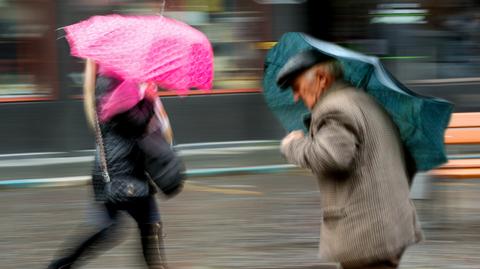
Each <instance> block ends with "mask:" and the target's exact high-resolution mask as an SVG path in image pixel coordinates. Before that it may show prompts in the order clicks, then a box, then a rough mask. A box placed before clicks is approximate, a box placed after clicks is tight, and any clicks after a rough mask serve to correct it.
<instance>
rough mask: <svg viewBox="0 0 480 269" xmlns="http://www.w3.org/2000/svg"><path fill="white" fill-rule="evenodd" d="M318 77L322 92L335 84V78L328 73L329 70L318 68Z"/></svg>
mask: <svg viewBox="0 0 480 269" xmlns="http://www.w3.org/2000/svg"><path fill="white" fill-rule="evenodd" d="M316 77H317V80H318V81H317V83H318V84H317V86H318V87H319V89H320V90H321V91H324V90H325V89H327V88H328V87H330V85H331V84H332V82H333V77H332V76H331V75H330V73H329V72H328V71H327V69H326V68H325V67H323V66H318V67H317V69H316Z"/></svg>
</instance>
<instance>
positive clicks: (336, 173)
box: [277, 50, 422, 268]
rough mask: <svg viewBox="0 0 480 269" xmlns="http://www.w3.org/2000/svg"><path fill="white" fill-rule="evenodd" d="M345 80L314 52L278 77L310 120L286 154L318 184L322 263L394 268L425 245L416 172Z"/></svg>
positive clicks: (289, 140)
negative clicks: (414, 247)
mask: <svg viewBox="0 0 480 269" xmlns="http://www.w3.org/2000/svg"><path fill="white" fill-rule="evenodd" d="M342 77H343V74H342V70H341V66H340V64H339V63H338V62H336V61H334V60H333V59H327V58H325V56H324V55H321V54H319V52H316V51H313V50H312V51H305V52H302V53H299V54H297V55H295V56H294V57H292V58H291V59H290V60H289V61H288V62H287V63H286V64H285V66H284V67H283V68H282V69H281V70H280V71H279V75H278V77H277V83H278V84H279V86H280V87H281V88H288V86H291V87H292V90H293V95H294V99H295V101H297V100H298V99H302V101H303V102H304V104H305V105H306V106H307V108H308V109H309V110H310V111H311V114H312V115H311V122H310V128H309V132H308V134H305V135H304V133H303V132H302V131H293V132H291V133H290V134H289V135H287V136H286V137H285V138H284V139H283V141H282V145H281V151H282V153H283V154H284V155H285V157H286V158H287V160H288V161H289V162H290V163H293V164H296V165H298V166H300V167H303V168H308V169H310V170H311V171H312V172H313V173H314V174H315V176H316V177H317V179H318V182H319V187H320V195H321V208H322V212H323V221H322V224H321V231H320V257H321V258H322V260H325V261H329V262H339V263H340V264H341V265H342V267H343V268H397V267H398V265H399V262H400V258H401V256H402V254H403V252H404V251H405V249H406V247H407V246H409V245H411V244H414V243H416V242H419V241H420V240H421V239H422V233H421V230H420V226H419V224H418V221H417V215H416V211H415V207H414V205H413V203H412V201H411V200H410V198H409V192H410V184H411V182H412V177H413V174H414V170H415V168H414V167H413V166H412V164H411V162H408V161H407V159H408V158H407V156H406V152H405V151H404V147H403V145H402V142H401V140H400V137H399V133H398V130H397V128H396V126H395V125H394V123H393V122H392V120H391V118H390V116H389V115H388V114H387V113H386V111H385V110H384V109H383V108H382V107H381V106H380V105H379V104H378V103H377V102H376V101H375V100H374V99H373V98H372V97H371V96H369V95H368V94H366V93H365V92H364V91H362V90H359V89H356V88H354V87H353V86H351V85H349V84H347V83H346V82H344V81H342Z"/></svg>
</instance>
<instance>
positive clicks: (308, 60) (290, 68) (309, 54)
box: [277, 50, 333, 90]
mask: <svg viewBox="0 0 480 269" xmlns="http://www.w3.org/2000/svg"><path fill="white" fill-rule="evenodd" d="M332 59H333V58H332V57H330V56H328V55H326V54H323V53H321V52H319V51H318V50H305V51H302V52H300V53H298V54H296V55H294V56H293V57H291V58H290V59H289V60H288V61H287V62H286V63H285V65H284V66H283V67H282V68H281V69H280V71H278V75H277V85H278V86H279V87H280V89H282V90H285V89H287V88H288V87H289V86H290V85H291V84H292V82H293V80H294V79H295V77H296V76H298V75H299V74H300V73H302V72H303V71H305V70H307V69H308V68H310V67H312V66H314V65H316V64H318V63H321V62H325V61H329V60H332Z"/></svg>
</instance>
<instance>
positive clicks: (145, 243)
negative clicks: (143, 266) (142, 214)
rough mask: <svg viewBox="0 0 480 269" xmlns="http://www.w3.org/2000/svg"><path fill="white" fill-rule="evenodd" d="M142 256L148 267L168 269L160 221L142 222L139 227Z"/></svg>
mask: <svg viewBox="0 0 480 269" xmlns="http://www.w3.org/2000/svg"><path fill="white" fill-rule="evenodd" d="M140 232H141V236H142V249H143V256H144V258H145V261H146V263H147V265H148V268H149V269H168V266H167V259H166V258H165V246H164V242H163V238H164V235H163V229H162V223H161V222H159V223H155V224H144V225H142V227H141V228H140Z"/></svg>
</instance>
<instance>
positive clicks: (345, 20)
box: [0, 0, 480, 153]
mask: <svg viewBox="0 0 480 269" xmlns="http://www.w3.org/2000/svg"><path fill="white" fill-rule="evenodd" d="M159 3H160V1H146V0H0V70H1V72H0V117H1V118H2V124H1V125H0V134H1V136H0V140H1V145H0V153H17V152H38V151H71V150H82V149H90V148H93V138H92V136H91V134H90V132H89V131H88V130H87V128H86V126H85V119H84V116H83V111H82V109H83V108H82V104H81V102H82V96H81V84H82V79H83V77H82V71H83V62H82V60H80V59H77V58H73V57H71V56H70V54H69V49H68V46H67V43H66V41H65V39H64V38H63V35H64V33H63V31H62V30H61V29H60V28H61V27H63V26H66V25H69V24H72V23H75V22H78V21H80V20H83V19H86V18H88V17H90V16H92V15H100V14H109V13H121V14H158V13H159V12H160V4H159ZM164 15H165V16H170V17H174V18H177V19H180V20H183V21H186V22H188V23H189V24H191V25H193V26H194V27H197V28H198V29H200V30H202V31H204V32H205V33H206V34H207V36H208V37H209V38H210V40H211V41H212V44H213V47H214V51H215V83H214V90H213V91H212V92H211V93H209V94H201V95H192V96H190V97H187V98H181V97H172V96H165V97H163V100H164V103H165V106H166V107H167V110H168V111H169V113H170V117H171V120H172V123H173V127H174V130H175V133H176V140H177V143H187V142H207V141H232V140H255V139H278V138H280V137H282V135H283V134H284V131H283V130H282V128H281V127H280V126H279V124H278V122H277V121H276V120H275V119H274V118H273V116H272V115H271V114H270V112H269V111H268V109H267V108H266V107H265V104H264V102H263V97H262V95H261V93H260V91H261V79H262V72H263V59H264V56H265V54H266V51H267V50H268V49H269V48H270V47H271V46H272V44H273V43H271V42H274V41H275V40H277V39H278V38H279V37H280V36H281V35H282V34H283V33H284V32H288V31H302V32H307V33H309V34H311V35H313V36H315V37H318V38H321V39H325V40H328V41H333V42H336V43H339V44H341V45H343V46H346V47H349V48H352V49H355V50H358V51H361V52H364V53H367V54H370V55H376V56H378V57H380V58H381V60H382V61H383V63H384V64H385V65H386V66H387V67H388V69H389V70H390V71H391V72H392V73H393V74H394V75H395V76H396V77H397V78H399V79H400V80H401V81H402V82H404V83H406V84H407V85H408V86H410V87H411V88H412V89H414V90H416V91H418V92H420V93H422V94H426V95H434V96H439V97H443V98H446V99H448V100H451V101H453V102H455V103H456V110H457V111H479V110H480V108H479V105H478V104H479V101H480V94H479V91H478V89H479V86H480V75H479V74H480V45H479V44H480V42H479V41H480V40H479V39H480V31H479V30H478V29H480V1H478V0H476V1H474V0H457V1H453V0H436V1H433V0H417V1H382V0H362V1H359V0H341V1H333V0H322V1H302V0H255V1H254V0H168V1H167V2H166V8H165V12H164ZM161 95H168V93H161Z"/></svg>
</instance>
